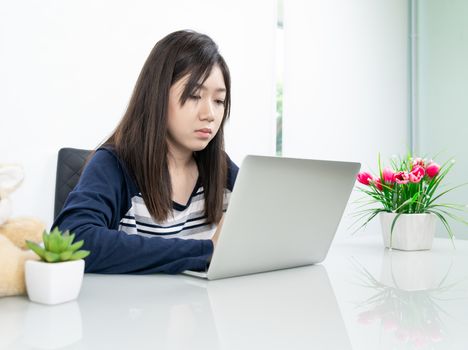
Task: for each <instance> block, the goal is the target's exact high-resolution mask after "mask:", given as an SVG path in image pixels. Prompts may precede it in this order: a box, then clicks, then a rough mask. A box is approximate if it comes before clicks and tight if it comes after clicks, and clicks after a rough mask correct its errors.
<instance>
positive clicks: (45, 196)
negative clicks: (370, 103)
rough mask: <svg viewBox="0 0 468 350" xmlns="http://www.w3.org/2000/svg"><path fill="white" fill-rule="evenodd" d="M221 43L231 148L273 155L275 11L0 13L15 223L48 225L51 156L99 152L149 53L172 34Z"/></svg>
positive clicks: (106, 1) (76, 6)
mask: <svg viewBox="0 0 468 350" xmlns="http://www.w3.org/2000/svg"><path fill="white" fill-rule="evenodd" d="M187 28H188V29H195V30H198V31H201V32H204V33H206V34H208V35H210V36H211V37H212V38H213V39H214V40H215V41H216V42H217V43H218V45H219V47H220V51H221V53H222V54H223V56H224V57H225V59H226V61H227V63H228V65H229V67H230V69H231V75H232V100H233V106H232V114H231V122H230V123H229V125H228V128H227V136H226V137H227V149H228V152H229V154H230V155H231V157H232V158H233V159H234V160H235V161H236V162H240V161H241V159H242V158H243V156H244V155H245V154H247V153H256V154H274V150H275V136H274V131H275V91H274V89H275V76H274V72H275V69H274V53H275V46H274V45H275V28H276V3H275V2H272V1H268V0H261V1H255V2H251V1H247V0H241V1H235V2H234V1H216V0H203V1H188V0H187V1H184V0H172V1H154V0H153V1H149V0H148V1H111V0H100V1H93V0H81V1H78V0H76V1H59V0H55V1H54V0H42V1H33V0H23V1H11V2H3V3H2V10H1V11H0V99H1V100H0V132H1V133H0V135H1V136H0V163H5V162H7V163H19V164H22V165H23V167H24V170H25V174H26V179H25V181H24V183H23V185H22V187H21V188H20V189H19V190H18V191H17V192H15V193H14V194H13V195H12V199H13V201H14V212H13V215H14V216H19V215H28V216H34V217H38V218H40V219H42V220H44V221H45V222H46V223H47V224H48V225H50V224H51V223H52V216H53V200H54V185H55V170H56V154H57V151H58V150H59V148H61V147H65V146H68V147H77V148H89V149H92V148H94V147H96V146H97V145H98V144H99V143H100V142H101V141H103V140H104V139H105V138H106V136H108V135H109V133H110V132H111V131H112V130H113V128H114V127H115V125H116V124H117V123H118V121H119V120H120V118H121V116H122V115H123V113H124V111H125V108H126V105H127V103H128V100H129V98H130V94H131V91H132V89H133V85H134V83H135V81H136V79H137V76H138V74H139V71H140V69H141V67H142V65H143V63H144V61H145V59H146V57H147V55H148V54H149V52H150V50H151V49H152V47H153V46H154V44H155V43H156V41H158V40H159V39H160V38H162V37H163V36H165V35H166V34H168V33H170V32H172V31H174V30H178V29H187Z"/></svg>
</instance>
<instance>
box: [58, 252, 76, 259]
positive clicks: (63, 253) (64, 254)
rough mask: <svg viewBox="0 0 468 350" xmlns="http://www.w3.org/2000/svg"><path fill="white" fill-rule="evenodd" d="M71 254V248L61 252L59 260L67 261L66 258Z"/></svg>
mask: <svg viewBox="0 0 468 350" xmlns="http://www.w3.org/2000/svg"><path fill="white" fill-rule="evenodd" d="M72 255H73V252H72V251H71V250H67V251H66V252H62V253H60V260H61V261H68V260H70V258H71V256H72Z"/></svg>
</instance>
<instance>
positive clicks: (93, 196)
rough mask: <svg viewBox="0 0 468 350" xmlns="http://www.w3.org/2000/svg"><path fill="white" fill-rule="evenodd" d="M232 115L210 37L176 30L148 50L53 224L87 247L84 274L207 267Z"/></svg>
mask: <svg viewBox="0 0 468 350" xmlns="http://www.w3.org/2000/svg"><path fill="white" fill-rule="evenodd" d="M229 110H230V76H229V70H228V67H227V65H226V63H225V61H224V59H223V57H222V56H221V55H220V54H219V52H218V48H217V45H216V44H215V43H214V42H213V40H212V39H210V38H209V37H208V36H206V35H203V34H199V33H196V32H193V31H177V32H174V33H171V34H169V35H167V36H166V37H165V38H163V39H162V40H160V41H159V42H158V43H157V44H156V45H155V47H154V48H153V50H152V51H151V53H150V55H149V57H148V59H147V60H146V62H145V64H144V66H143V68H142V70H141V73H140V76H139V77H138V81H137V83H136V86H135V89H134V91H133V95H132V97H131V100H130V103H129V106H128V108H127V111H126V112H125V114H124V116H123V118H122V120H121V122H120V123H119V125H118V126H117V128H116V129H115V131H114V132H113V134H112V135H111V136H110V138H109V139H108V140H107V141H106V142H104V144H103V145H102V146H101V147H100V148H98V149H97V150H96V152H95V153H94V155H93V157H92V158H91V159H90V161H89V162H88V164H87V165H86V168H85V169H84V171H83V174H82V175H81V178H80V181H79V182H78V184H77V186H76V187H75V189H74V190H73V191H72V192H71V193H70V195H69V196H68V199H67V201H66V203H65V205H64V207H63V209H62V211H61V213H60V214H59V216H58V217H57V219H56V221H55V223H54V224H53V226H54V227H55V226H58V227H59V228H60V229H61V230H70V231H71V232H73V233H75V235H76V238H75V239H76V240H81V239H83V240H84V241H85V243H84V246H83V249H87V250H90V251H91V254H90V255H89V256H88V257H87V258H86V272H98V273H154V272H165V273H178V272H181V271H183V270H187V269H191V270H204V269H205V268H206V267H207V265H208V262H209V260H210V258H211V255H212V253H213V249H214V246H215V244H216V240H217V234H218V231H217V228H219V227H220V226H221V224H222V216H223V212H224V211H225V210H226V208H227V205H228V201H229V194H230V192H231V191H232V188H233V186H234V181H235V179H236V176H237V172H238V168H237V166H236V165H235V164H234V163H233V162H232V161H231V160H230V159H229V157H228V156H227V155H226V153H225V152H224V132H223V127H224V123H225V121H226V119H227V118H228V116H229Z"/></svg>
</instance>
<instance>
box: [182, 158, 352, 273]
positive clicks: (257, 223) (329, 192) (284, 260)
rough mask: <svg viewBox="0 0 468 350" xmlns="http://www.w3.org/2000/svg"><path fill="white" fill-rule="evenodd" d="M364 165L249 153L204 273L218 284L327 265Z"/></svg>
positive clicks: (242, 166) (240, 171)
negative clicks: (318, 264)
mask: <svg viewBox="0 0 468 350" xmlns="http://www.w3.org/2000/svg"><path fill="white" fill-rule="evenodd" d="M359 169H360V164H359V163H351V162H337V161H325V160H313V159H294V158H284V157H267V156H252V155H248V156H247V157H246V158H245V159H244V161H243V162H242V165H241V167H240V170H239V173H238V176H237V180H236V184H235V186H234V190H233V192H232V193H231V198H230V201H229V207H228V210H227V212H226V214H225V218H224V224H223V227H222V229H221V232H220V235H219V238H218V244H217V246H216V249H215V251H214V253H213V257H212V259H211V263H210V265H209V268H208V270H207V271H206V272H196V271H185V272H184V273H185V274H189V275H192V276H197V277H202V278H207V279H209V280H215V279H220V278H226V277H234V276H241V275H248V274H253V273H258V272H265V271H273V270H280V269H286V268H291V267H297V266H304V265H311V264H316V263H320V262H321V261H323V260H324V259H325V257H326V255H327V253H328V250H329V248H330V245H331V242H332V240H333V237H334V236H335V233H336V230H337V228H338V225H339V223H340V220H341V217H342V215H343V212H344V209H345V207H346V204H347V203H348V199H349V196H350V194H351V191H352V189H353V186H354V183H355V179H356V175H357V173H358V172H359Z"/></svg>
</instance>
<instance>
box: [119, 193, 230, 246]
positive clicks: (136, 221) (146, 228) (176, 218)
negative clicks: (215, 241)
mask: <svg viewBox="0 0 468 350" xmlns="http://www.w3.org/2000/svg"><path fill="white" fill-rule="evenodd" d="M204 193H205V192H204V191H203V187H197V188H196V189H195V190H194V191H193V192H192V195H191V196H190V199H189V202H188V204H187V205H186V206H183V205H181V204H178V203H173V209H172V213H171V214H170V215H169V218H168V219H167V220H166V221H165V222H155V221H154V220H153V218H152V217H151V215H150V213H149V212H148V209H147V208H146V205H145V202H144V201H143V198H142V197H141V193H139V194H138V195H136V196H134V197H133V198H132V206H131V208H130V210H129V211H128V212H127V213H126V214H125V216H124V217H123V218H122V220H121V221H120V225H119V230H121V231H124V232H126V233H128V234H138V235H142V236H147V237H153V236H159V237H163V238H182V239H210V238H211V237H212V236H213V234H214V233H215V231H216V225H215V224H212V223H208V222H207V217H206V215H205V196H204ZM230 195H231V191H230V190H228V189H225V192H224V202H223V211H226V209H227V206H228V203H229V197H230Z"/></svg>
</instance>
